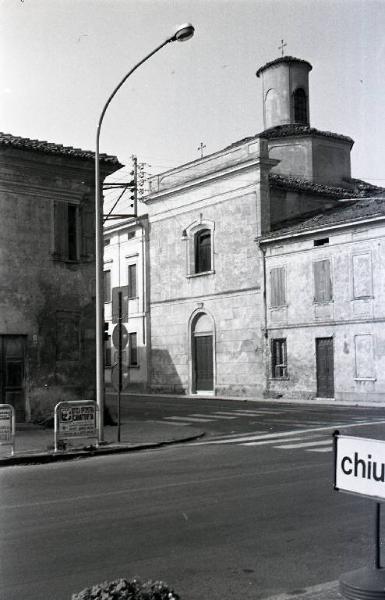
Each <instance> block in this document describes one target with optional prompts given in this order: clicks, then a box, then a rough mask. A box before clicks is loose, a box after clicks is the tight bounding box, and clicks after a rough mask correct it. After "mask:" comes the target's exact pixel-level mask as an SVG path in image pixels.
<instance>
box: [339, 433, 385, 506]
mask: <svg viewBox="0 0 385 600" xmlns="http://www.w3.org/2000/svg"><path fill="white" fill-rule="evenodd" d="M335 468H336V471H335V488H336V489H337V490H341V491H345V492H351V493H354V494H360V495H362V496H369V497H370V498H377V499H381V500H383V499H385V441H382V440H371V439H367V438H359V437H352V436H345V435H339V434H335Z"/></svg>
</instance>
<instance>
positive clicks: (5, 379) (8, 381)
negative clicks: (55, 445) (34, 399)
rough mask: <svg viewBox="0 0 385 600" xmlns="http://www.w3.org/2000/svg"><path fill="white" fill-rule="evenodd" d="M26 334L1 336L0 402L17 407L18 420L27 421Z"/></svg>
mask: <svg viewBox="0 0 385 600" xmlns="http://www.w3.org/2000/svg"><path fill="white" fill-rule="evenodd" d="M24 348H25V336H22V335H1V336H0V402H1V403H2V404H11V405H12V406H13V407H14V408H15V413H16V421H18V422H21V421H25V395H24Z"/></svg>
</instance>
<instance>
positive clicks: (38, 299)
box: [0, 134, 121, 421]
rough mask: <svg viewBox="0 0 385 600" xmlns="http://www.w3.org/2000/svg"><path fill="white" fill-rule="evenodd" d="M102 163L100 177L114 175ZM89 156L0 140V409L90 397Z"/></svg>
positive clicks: (112, 165) (108, 161) (113, 162)
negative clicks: (44, 397)
mask: <svg viewBox="0 0 385 600" xmlns="http://www.w3.org/2000/svg"><path fill="white" fill-rule="evenodd" d="M120 166H121V165H120V164H119V162H118V160H117V159H116V158H115V157H110V156H106V155H103V156H102V158H101V170H102V177H105V176H106V175H108V174H109V173H112V172H113V171H115V170H116V169H118V168H120ZM94 190H95V186H94V155H93V153H91V152H86V151H82V150H79V149H75V148H66V147H63V146H59V145H56V144H50V143H47V142H41V141H38V140H30V139H28V138H21V137H15V136H12V135H8V134H0V205H1V214H2V219H1V225H0V229H1V235H0V240H1V241H0V282H1V285H0V289H1V292H0V402H1V403H6V404H11V405H13V406H14V407H15V410H16V418H17V420H18V421H22V420H25V419H29V417H30V412H31V410H30V409H31V404H30V401H31V398H32V396H33V395H38V394H39V393H42V394H43V393H44V392H47V391H48V390H49V389H52V388H53V387H54V388H55V389H63V390H72V391H73V392H74V394H77V395H78V396H79V397H86V398H92V397H94V388H95V250H94V246H95V234H94V232H95V219H94Z"/></svg>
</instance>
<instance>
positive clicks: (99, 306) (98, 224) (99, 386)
mask: <svg viewBox="0 0 385 600" xmlns="http://www.w3.org/2000/svg"><path fill="white" fill-rule="evenodd" d="M193 35H194V27H193V26H192V25H191V24H190V23H184V24H183V25H181V26H180V27H178V29H177V30H176V32H175V33H174V34H173V35H172V36H171V37H169V38H167V39H166V40H165V41H164V42H162V44H160V45H159V46H158V47H157V48H155V50H153V51H152V52H150V53H149V54H147V56H145V57H144V58H143V59H142V60H141V61H139V62H138V63H137V64H136V65H135V66H134V67H133V68H132V69H131V70H130V71H129V72H128V73H127V75H125V76H124V77H123V79H122V80H121V82H120V83H119V85H117V86H116V88H115V89H114V91H113V92H112V94H111V96H110V97H109V98H108V100H107V102H106V103H105V105H104V107H103V110H102V112H101V115H100V118H99V122H98V128H97V132H96V152H95V249H96V250H95V251H96V256H95V258H96V261H95V262H96V265H95V268H96V403H97V406H98V408H99V422H98V437H99V442H101V441H103V412H104V352H103V349H104V340H103V323H104V286H103V269H104V265H103V204H102V190H101V184H100V169H99V140H100V129H101V126H102V122H103V119H104V115H105V113H106V110H107V108H108V106H109V104H110V102H111V100H112V99H113V97H114V96H115V94H116V92H117V91H118V90H119V89H120V88H121V87H122V85H123V84H124V82H125V81H126V80H127V79H128V78H129V76H130V75H131V74H132V73H133V72H134V71H136V69H137V68H138V67H140V65H142V64H143V63H144V62H146V60H148V59H149V58H151V56H153V55H154V54H156V52H158V50H160V49H161V48H163V46H166V44H169V43H170V42H185V41H187V40H189V39H190V38H192V36H193Z"/></svg>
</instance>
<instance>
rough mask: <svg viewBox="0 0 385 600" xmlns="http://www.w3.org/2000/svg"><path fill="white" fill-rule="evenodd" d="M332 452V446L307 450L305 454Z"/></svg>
mask: <svg viewBox="0 0 385 600" xmlns="http://www.w3.org/2000/svg"><path fill="white" fill-rule="evenodd" d="M332 450H333V446H330V447H329V448H308V449H307V450H306V452H331V451H332Z"/></svg>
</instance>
